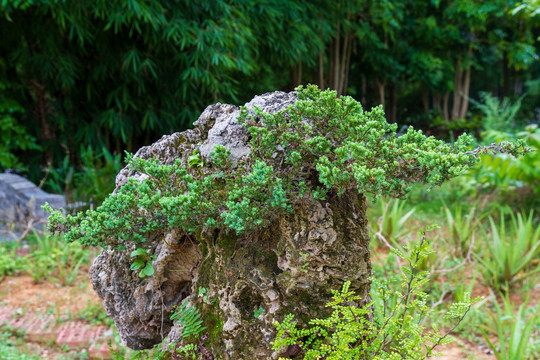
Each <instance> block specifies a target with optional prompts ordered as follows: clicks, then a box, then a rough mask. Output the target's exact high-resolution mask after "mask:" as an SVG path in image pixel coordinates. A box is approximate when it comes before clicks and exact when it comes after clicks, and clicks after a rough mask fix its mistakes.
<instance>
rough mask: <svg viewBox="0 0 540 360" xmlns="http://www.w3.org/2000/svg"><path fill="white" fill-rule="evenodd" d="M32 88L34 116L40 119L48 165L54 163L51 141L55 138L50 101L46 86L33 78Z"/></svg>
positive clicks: (44, 157) (44, 158) (45, 162)
mask: <svg viewBox="0 0 540 360" xmlns="http://www.w3.org/2000/svg"><path fill="white" fill-rule="evenodd" d="M31 84H32V88H33V89H32V90H33V91H31V93H32V94H33V98H34V116H35V117H36V118H37V119H38V121H39V125H40V130H41V131H40V135H41V136H40V137H41V143H42V145H43V146H44V147H45V151H44V152H43V162H44V164H45V166H46V167H49V166H51V165H52V161H53V157H52V152H51V146H50V144H49V142H50V141H51V140H53V139H54V138H55V134H54V132H53V130H52V127H51V125H50V124H49V122H48V121H47V115H48V114H49V112H50V109H49V101H48V99H47V96H46V93H45V86H44V85H42V84H41V83H39V82H37V81H35V80H32V81H31Z"/></svg>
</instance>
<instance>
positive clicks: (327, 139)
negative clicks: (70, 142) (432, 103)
mask: <svg viewBox="0 0 540 360" xmlns="http://www.w3.org/2000/svg"><path fill="white" fill-rule="evenodd" d="M297 90H298V101H297V102H296V103H295V104H294V105H293V106H290V107H289V108H288V109H287V110H285V111H280V112H277V113H275V114H267V113H263V112H262V111H261V110H259V109H257V108H256V109H255V115H254V116H253V115H250V113H249V112H248V110H247V109H243V111H242V112H241V116H240V118H239V120H240V121H241V123H242V124H243V125H244V126H245V127H246V128H247V129H248V130H249V133H250V135H251V139H250V145H251V147H252V150H251V153H250V156H248V157H246V158H245V159H243V160H241V161H239V162H238V164H236V165H234V166H233V164H232V163H231V161H230V160H229V155H230V152H229V151H228V150H227V149H226V148H225V147H223V146H221V145H218V146H216V147H215V149H214V152H213V153H211V156H210V158H209V159H203V158H201V155H200V153H199V150H198V148H197V146H194V147H193V150H192V153H191V154H190V156H189V160H188V164H183V163H182V161H181V160H180V159H178V160H177V161H176V162H175V164H174V165H162V164H160V163H159V161H158V160H144V159H140V158H134V157H132V156H128V162H129V164H130V165H129V166H131V168H132V169H133V170H136V171H138V172H140V173H143V174H146V175H147V176H145V177H144V179H142V180H136V179H130V180H129V181H128V183H127V184H125V185H124V186H123V187H122V188H120V189H119V190H118V192H117V193H115V194H112V195H110V196H109V197H108V198H107V199H106V200H105V201H104V202H103V204H102V205H101V206H100V207H98V208H97V209H96V210H93V211H92V210H91V211H87V212H86V213H84V214H83V213H80V214H78V215H76V216H70V215H68V216H67V217H66V218H64V217H63V215H62V214H61V213H60V212H53V213H52V215H51V217H50V225H49V228H50V230H53V231H54V230H60V231H63V232H66V238H67V239H68V240H79V241H81V242H82V243H87V244H93V245H101V246H106V245H109V246H114V247H117V246H120V247H124V245H125V243H126V242H129V241H133V242H135V243H136V244H137V245H138V246H142V243H143V242H144V241H145V238H146V236H145V235H148V234H150V233H153V234H155V233H156V232H157V233H160V232H161V233H166V232H168V231H169V230H170V229H172V228H181V229H183V230H184V231H185V232H186V233H188V234H190V233H191V234H193V233H197V232H198V231H201V230H202V229H203V228H205V227H207V228H224V229H230V230H234V231H236V232H237V233H242V232H246V231H254V230H256V229H259V228H262V227H265V226H268V225H269V224H270V223H271V222H272V221H273V220H274V219H275V218H276V216H278V215H279V213H281V212H283V211H292V209H293V206H294V205H295V204H296V203H298V202H301V201H309V200H313V199H317V200H324V199H328V198H331V197H336V196H342V195H343V194H344V193H346V192H348V191H358V192H360V193H370V194H373V195H375V196H381V195H388V196H392V197H398V198H401V197H404V196H406V195H407V193H408V192H409V190H410V187H411V186H412V185H413V184H415V183H427V184H430V185H431V186H435V185H439V184H441V183H442V182H444V181H446V180H449V179H450V178H452V177H455V176H458V175H460V174H462V173H463V172H464V171H465V170H467V169H468V168H469V167H471V166H472V165H474V163H475V162H476V158H477V157H478V153H479V152H482V151H492V150H493V149H494V147H493V146H492V147H488V148H485V149H482V148H480V149H477V150H474V151H470V149H469V147H468V145H469V143H470V141H471V137H470V136H467V135H463V136H461V137H460V138H459V139H458V140H457V141H456V143H455V144H446V143H444V142H442V141H439V140H436V139H435V138H433V137H426V136H424V135H423V134H422V132H421V131H416V130H414V129H413V128H412V127H410V128H409V129H408V131H407V132H406V133H405V134H403V135H401V136H398V135H397V134H396V127H397V126H396V124H388V123H387V122H386V120H385V119H384V112H383V110H382V107H380V106H379V107H376V108H374V109H372V110H371V111H369V112H366V111H364V110H362V106H361V105H360V104H359V103H358V102H357V101H355V100H354V99H353V98H351V97H347V96H344V97H340V98H337V97H336V92H335V91H330V90H327V91H321V90H319V89H318V88H317V87H316V86H311V85H310V86H308V87H306V88H303V87H299V88H298V89H297ZM495 148H496V149H495V150H497V151H502V152H507V153H510V154H514V155H516V154H518V153H519V152H520V151H526V150H527V149H525V148H524V147H523V144H522V143H517V144H511V143H504V144H499V145H497V146H495Z"/></svg>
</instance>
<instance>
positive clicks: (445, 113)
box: [442, 91, 450, 124]
mask: <svg viewBox="0 0 540 360" xmlns="http://www.w3.org/2000/svg"><path fill="white" fill-rule="evenodd" d="M449 97H450V93H449V92H448V91H447V92H445V93H444V96H443V105H442V106H443V110H444V113H443V115H444V120H446V123H447V124H448V123H449V122H450V114H448V98H449Z"/></svg>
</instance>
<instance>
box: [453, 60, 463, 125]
mask: <svg viewBox="0 0 540 360" xmlns="http://www.w3.org/2000/svg"><path fill="white" fill-rule="evenodd" d="M462 77H463V71H462V70H461V53H460V54H459V56H458V59H457V61H456V66H455V74H454V96H453V98H452V101H453V102H452V119H457V118H458V117H459V111H460V109H461V79H462Z"/></svg>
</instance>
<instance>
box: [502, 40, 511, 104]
mask: <svg viewBox="0 0 540 360" xmlns="http://www.w3.org/2000/svg"><path fill="white" fill-rule="evenodd" d="M502 67H503V86H502V98H503V99H504V98H507V97H508V96H510V69H509V67H508V53H507V52H506V51H505V52H504V53H503V60H502Z"/></svg>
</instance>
